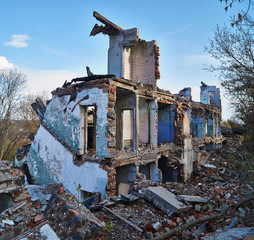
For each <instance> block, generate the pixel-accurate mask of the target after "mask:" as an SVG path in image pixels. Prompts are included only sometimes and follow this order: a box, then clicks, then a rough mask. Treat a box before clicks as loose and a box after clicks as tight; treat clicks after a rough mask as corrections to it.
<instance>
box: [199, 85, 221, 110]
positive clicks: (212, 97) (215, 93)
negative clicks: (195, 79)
mask: <svg viewBox="0 0 254 240" xmlns="http://www.w3.org/2000/svg"><path fill="white" fill-rule="evenodd" d="M200 90H201V91H200V102H202V103H205V104H210V102H209V101H211V102H212V103H213V104H215V105H216V106H217V107H220V90H219V88H216V86H207V87H206V86H203V85H202V86H201V87H200Z"/></svg>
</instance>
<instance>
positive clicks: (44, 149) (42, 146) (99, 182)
mask: <svg viewBox="0 0 254 240" xmlns="http://www.w3.org/2000/svg"><path fill="white" fill-rule="evenodd" d="M27 163H28V166H29V170H30V173H31V174H32V175H33V177H34V179H35V180H36V182H37V183H39V184H41V185H46V184H48V183H52V182H57V183H63V186H64V187H65V188H66V189H67V190H68V191H69V192H70V193H72V194H73V195H75V196H77V197H78V192H77V190H76V189H77V187H78V185H79V184H80V185H81V190H84V191H88V192H101V193H102V196H105V195H106V191H105V188H106V185H107V172H106V171H105V170H103V169H101V168H100V165H99V164H98V163H91V162H87V163H85V164H83V165H81V166H76V165H75V164H74V163H73V156H72V154H71V153H70V152H69V151H68V150H67V149H65V148H64V147H63V145H62V144H61V143H59V142H58V141H57V140H56V139H55V138H54V137H53V136H52V135H51V134H50V133H49V132H48V131H47V130H46V129H45V128H44V127H42V126H40V128H39V130H38V132H37V134H36V136H35V139H34V141H33V142H32V145H31V148H30V151H29V153H28V161H27Z"/></svg>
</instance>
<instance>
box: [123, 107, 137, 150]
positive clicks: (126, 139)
mask: <svg viewBox="0 0 254 240" xmlns="http://www.w3.org/2000/svg"><path fill="white" fill-rule="evenodd" d="M133 118H134V114H133V110H123V111H122V126H123V128H122V131H123V147H125V146H128V147H133V120H134V119H133Z"/></svg>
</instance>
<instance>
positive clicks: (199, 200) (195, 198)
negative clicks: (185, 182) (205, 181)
mask: <svg viewBox="0 0 254 240" xmlns="http://www.w3.org/2000/svg"><path fill="white" fill-rule="evenodd" d="M178 197H179V198H180V199H181V200H184V201H186V202H196V203H206V202H207V201H208V200H209V198H204V197H200V196H190V195H178Z"/></svg>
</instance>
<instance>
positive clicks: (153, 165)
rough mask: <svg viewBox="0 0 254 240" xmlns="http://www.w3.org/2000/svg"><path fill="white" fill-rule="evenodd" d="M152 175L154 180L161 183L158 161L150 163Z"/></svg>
mask: <svg viewBox="0 0 254 240" xmlns="http://www.w3.org/2000/svg"><path fill="white" fill-rule="evenodd" d="M150 177H151V180H152V181H153V182H157V183H161V171H160V170H159V169H158V168H157V167H156V163H151V164H150Z"/></svg>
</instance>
